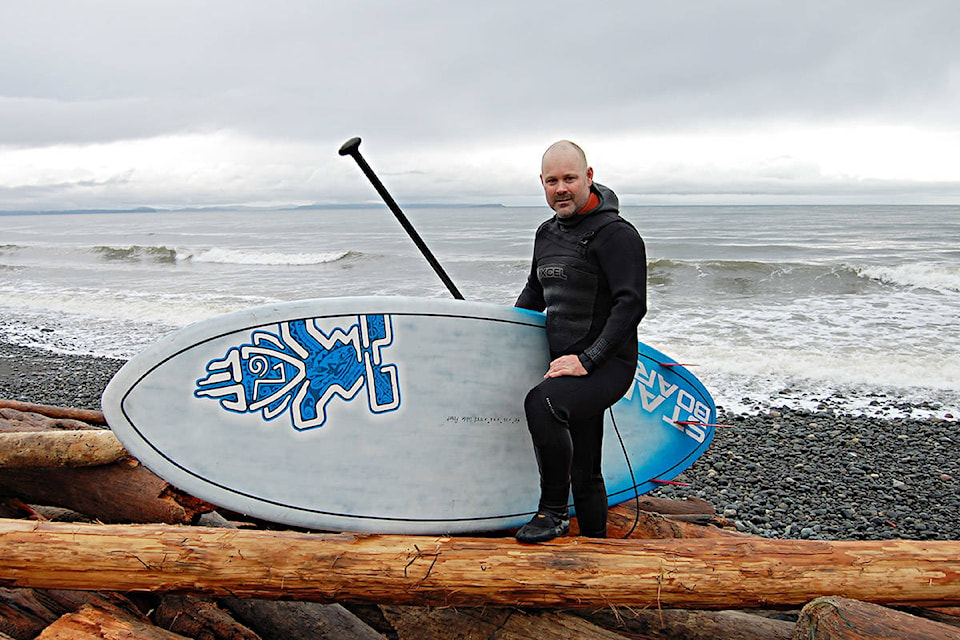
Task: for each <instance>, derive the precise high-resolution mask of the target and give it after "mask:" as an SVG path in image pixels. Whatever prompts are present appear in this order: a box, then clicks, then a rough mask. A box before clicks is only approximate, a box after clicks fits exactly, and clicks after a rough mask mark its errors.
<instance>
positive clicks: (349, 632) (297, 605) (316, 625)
mask: <svg viewBox="0 0 960 640" xmlns="http://www.w3.org/2000/svg"><path fill="white" fill-rule="evenodd" d="M221 602H222V603H223V605H224V606H225V607H226V608H227V609H229V610H230V612H231V613H232V614H233V615H234V616H235V617H236V618H237V619H238V620H240V621H242V622H243V623H244V624H246V625H247V626H249V627H250V628H252V629H254V630H255V631H256V632H257V633H259V634H260V635H261V636H262V637H263V639H264V640H383V636H382V635H380V634H379V633H377V632H376V631H374V630H373V629H372V628H370V627H369V626H367V625H366V624H365V623H364V622H362V621H361V620H360V619H359V618H357V617H356V616H355V615H353V614H352V613H351V612H349V611H347V610H346V609H345V608H344V607H343V606H341V605H339V604H317V603H312V602H273V601H267V600H258V599H246V600H241V599H237V598H224V599H223V600H221Z"/></svg>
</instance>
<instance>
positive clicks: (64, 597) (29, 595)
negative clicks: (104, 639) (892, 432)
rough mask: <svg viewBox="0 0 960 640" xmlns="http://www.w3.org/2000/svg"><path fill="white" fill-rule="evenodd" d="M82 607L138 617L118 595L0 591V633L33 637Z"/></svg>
mask: <svg viewBox="0 0 960 640" xmlns="http://www.w3.org/2000/svg"><path fill="white" fill-rule="evenodd" d="M85 604H92V605H95V606H97V607H99V608H101V609H109V610H113V609H121V610H123V611H125V612H126V613H127V614H128V615H132V616H135V617H136V616H139V615H140V614H139V611H138V610H137V608H136V606H134V604H133V603H132V602H131V601H130V600H129V599H127V598H126V597H124V596H123V595H121V594H118V593H98V592H95V591H63V590H49V591H36V590H34V589H4V588H0V633H6V634H9V635H10V636H12V637H14V638H35V637H37V634H39V633H40V632H41V631H43V629H44V628H46V627H47V626H48V625H49V624H50V623H52V622H53V621H55V620H56V619H57V618H59V617H60V616H62V615H64V614H66V613H72V612H73V611H76V610H77V609H79V608H80V607H81V606H83V605H85ZM144 620H146V618H144Z"/></svg>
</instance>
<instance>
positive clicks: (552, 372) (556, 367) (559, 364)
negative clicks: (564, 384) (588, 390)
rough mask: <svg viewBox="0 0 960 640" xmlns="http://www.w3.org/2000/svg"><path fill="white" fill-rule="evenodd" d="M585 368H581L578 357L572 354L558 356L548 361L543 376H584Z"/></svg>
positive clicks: (585, 373)
mask: <svg viewBox="0 0 960 640" xmlns="http://www.w3.org/2000/svg"><path fill="white" fill-rule="evenodd" d="M585 375H587V370H586V369H584V368H583V364H582V363H581V362H580V358H578V357H577V356H574V355H567V356H560V357H559V358H557V359H556V360H554V361H553V362H551V363H550V369H548V370H547V373H546V375H544V376H543V377H544V378H559V377H560V376H585Z"/></svg>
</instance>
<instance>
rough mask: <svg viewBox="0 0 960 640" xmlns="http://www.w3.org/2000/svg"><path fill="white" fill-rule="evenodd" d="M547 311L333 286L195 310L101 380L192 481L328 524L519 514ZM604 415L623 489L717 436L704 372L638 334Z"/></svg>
mask: <svg viewBox="0 0 960 640" xmlns="http://www.w3.org/2000/svg"><path fill="white" fill-rule="evenodd" d="M544 319H545V316H544V315H543V314H541V313H536V312H531V311H527V310H523V309H516V308H513V307H506V306H500V305H493V304H487V303H479V302H466V301H458V300H434V299H421V298H387V297H365V298H331V299H318V300H303V301H297V302H289V303H283V304H276V305H267V306H262V307H256V308H252V309H248V310H244V311H239V312H235V313H231V314H227V315H223V316H218V317H215V318H210V319H207V320H204V321H201V322H197V323H194V324H191V325H189V326H187V327H185V328H183V329H181V330H179V331H176V332H174V333H171V334H169V335H167V336H166V337H164V338H163V339H161V340H159V341H158V342H157V343H155V344H153V345H152V346H150V347H148V348H147V349H146V350H144V351H143V352H142V353H140V354H138V355H137V356H136V357H134V358H132V359H131V360H130V361H129V362H128V363H127V364H126V365H125V366H124V367H123V368H122V369H121V370H120V371H119V372H118V373H117V374H116V376H115V377H114V378H113V380H111V382H110V384H109V385H108V386H107V388H106V390H105V391H104V394H103V399H102V404H103V412H104V415H105V416H106V418H107V422H108V423H109V425H110V427H111V429H113V431H114V432H115V433H116V435H117V437H118V438H119V439H120V441H121V442H122V443H123V445H124V446H125V447H126V448H127V450H128V451H129V452H130V453H131V454H132V455H133V456H135V457H136V458H137V459H139V460H140V461H141V462H142V463H143V464H144V465H145V466H146V467H147V468H149V469H150V470H151V471H153V472H154V473H156V474H157V475H158V476H160V477H161V478H163V479H165V480H166V481H168V482H170V483H171V484H173V485H174V486H176V487H178V488H180V489H181V490H183V491H185V492H187V493H190V494H191V495H194V496H196V497H198V498H202V499H204V500H207V501H209V502H211V503H214V504H216V505H219V506H221V507H223V508H226V509H230V510H232V511H235V512H239V513H244V514H247V515H250V516H253V517H257V518H261V519H264V520H269V521H274V522H278V523H283V524H287V525H293V526H300V527H306V528H311V529H320V530H334V531H361V532H375V533H413V534H444V533H468V532H478V531H488V530H498V529H507V528H512V527H517V526H520V525H522V524H523V523H524V522H526V521H527V520H528V519H529V517H530V516H531V514H532V513H533V512H534V511H535V510H536V507H537V498H538V495H539V477H538V474H537V466H536V462H535V457H534V452H533V446H532V444H531V442H530V435H529V433H528V432H527V425H526V419H525V417H524V414H523V398H524V396H525V395H526V393H527V391H528V390H529V389H530V388H531V387H532V386H533V385H535V384H536V383H537V382H538V381H539V380H541V379H542V376H543V374H544V372H545V371H546V369H547V365H548V360H549V357H548V350H547V343H546V335H545V332H544ZM640 349H641V350H640V356H639V358H638V361H637V370H636V375H635V377H634V382H633V384H632V385H631V387H630V389H629V391H628V392H627V393H626V395H625V396H624V397H623V399H621V400H620V401H619V402H618V403H617V404H616V405H614V407H613V410H612V417H611V412H608V413H607V417H606V426H605V432H604V451H603V461H604V468H603V473H604V478H605V480H606V483H607V490H608V492H609V494H610V503H611V504H616V503H619V502H623V501H625V500H628V499H630V498H633V497H634V496H635V495H636V494H637V493H644V492H647V491H649V490H651V489H653V488H654V487H655V486H657V485H656V482H655V481H656V480H670V479H671V478H673V477H674V476H676V475H677V474H678V473H680V472H681V471H683V470H684V469H685V468H687V467H688V466H690V465H691V464H692V463H693V462H694V461H695V460H696V459H697V458H698V457H699V456H700V455H701V454H702V453H703V452H704V451H705V450H706V448H707V446H708V445H709V444H710V441H711V440H712V438H713V427H712V426H709V425H712V424H713V423H714V422H715V421H716V407H715V405H714V403H713V400H712V399H711V397H710V394H709V393H708V392H707V390H706V389H705V388H704V387H703V385H702V384H700V382H699V381H698V380H697V379H696V378H695V377H694V376H693V375H692V374H691V373H690V372H689V371H688V370H686V369H685V368H683V367H682V366H664V365H665V364H666V365H670V364H672V361H671V360H670V358H668V357H667V356H665V355H663V354H662V353H660V352H659V351H656V350H655V349H652V348H650V347H648V346H646V345H643V344H641V347H640Z"/></svg>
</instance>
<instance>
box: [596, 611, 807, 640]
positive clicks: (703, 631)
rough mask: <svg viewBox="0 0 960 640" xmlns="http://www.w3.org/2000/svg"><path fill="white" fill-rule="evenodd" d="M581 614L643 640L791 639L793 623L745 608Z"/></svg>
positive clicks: (601, 624) (606, 626) (602, 624)
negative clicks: (735, 609)
mask: <svg viewBox="0 0 960 640" xmlns="http://www.w3.org/2000/svg"><path fill="white" fill-rule="evenodd" d="M580 615H581V616H582V617H584V618H586V619H587V620H590V621H591V622H593V623H595V624H598V625H600V626H602V627H604V628H607V629H611V630H613V631H617V632H623V633H626V634H629V635H630V636H631V637H640V638H644V640H681V639H682V640H720V639H722V640H791V638H793V632H794V628H795V627H796V625H795V624H794V623H793V622H790V621H787V620H779V619H777V618H772V617H767V616H762V615H758V614H756V613H749V612H746V611H697V610H694V609H654V608H647V609H633V608H629V609H627V608H620V609H605V610H603V611H593V612H582V613H580Z"/></svg>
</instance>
